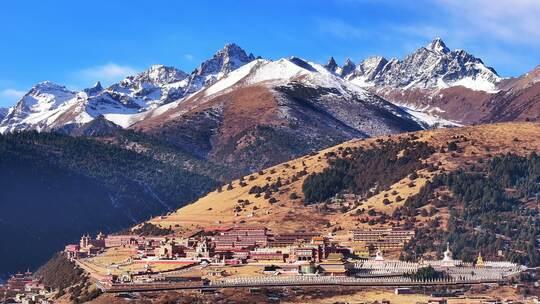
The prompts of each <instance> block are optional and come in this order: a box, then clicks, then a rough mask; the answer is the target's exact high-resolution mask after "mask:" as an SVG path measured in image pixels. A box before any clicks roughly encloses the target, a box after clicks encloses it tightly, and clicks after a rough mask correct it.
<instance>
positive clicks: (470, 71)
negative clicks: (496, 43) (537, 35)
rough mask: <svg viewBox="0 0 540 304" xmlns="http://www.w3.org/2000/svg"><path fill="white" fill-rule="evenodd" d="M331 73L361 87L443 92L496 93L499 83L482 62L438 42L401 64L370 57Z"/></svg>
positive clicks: (493, 71) (382, 58)
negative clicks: (456, 88)
mask: <svg viewBox="0 0 540 304" xmlns="http://www.w3.org/2000/svg"><path fill="white" fill-rule="evenodd" d="M353 67H354V68H353ZM333 71H334V72H336V73H338V74H339V75H340V76H342V77H344V78H345V79H347V80H349V81H351V82H353V83H355V84H357V85H360V86H363V87H369V86H378V87H391V88H399V89H412V88H419V89H430V88H439V89H442V88H448V87H452V86H464V87H466V88H469V89H472V90H480V91H486V92H495V91H497V84H498V83H499V82H500V81H501V77H499V75H498V74H497V72H495V70H494V69H493V68H491V67H488V66H486V65H485V64H484V63H483V61H482V60H481V59H479V58H476V57H474V56H473V55H471V54H469V53H467V52H466V51H464V50H454V51H451V50H450V49H449V48H448V47H447V46H446V45H445V43H444V42H443V41H442V40H441V39H439V38H437V39H435V40H433V41H432V42H431V43H430V44H428V45H427V46H425V47H422V48H420V49H418V50H417V51H415V52H414V53H412V54H410V55H408V56H407V57H405V58H404V59H403V60H398V59H391V60H388V59H386V58H384V57H370V58H367V59H365V60H364V61H362V62H360V63H358V64H357V65H354V64H353V63H352V62H351V61H350V60H349V61H347V62H346V63H345V64H344V66H343V67H341V68H339V67H338V68H334V70H333Z"/></svg>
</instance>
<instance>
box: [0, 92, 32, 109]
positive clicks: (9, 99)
mask: <svg viewBox="0 0 540 304" xmlns="http://www.w3.org/2000/svg"><path fill="white" fill-rule="evenodd" d="M24 94H26V92H25V91H19V90H16V89H11V88H8V89H4V90H2V91H0V107H10V106H12V105H13V104H15V103H16V102H17V101H18V100H19V99H21V97H23V96H24Z"/></svg>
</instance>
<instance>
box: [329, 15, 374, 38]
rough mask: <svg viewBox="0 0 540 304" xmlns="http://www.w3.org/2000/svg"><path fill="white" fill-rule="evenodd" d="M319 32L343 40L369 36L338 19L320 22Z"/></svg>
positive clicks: (360, 29)
mask: <svg viewBox="0 0 540 304" xmlns="http://www.w3.org/2000/svg"><path fill="white" fill-rule="evenodd" d="M319 31H320V32H322V33H326V34H330V35H332V36H335V37H337V38H341V39H361V38H365V37H366V35H367V32H366V31H365V30H364V29H362V28H360V27H357V26H353V25H351V24H348V23H345V22H344V21H342V20H338V19H324V20H319Z"/></svg>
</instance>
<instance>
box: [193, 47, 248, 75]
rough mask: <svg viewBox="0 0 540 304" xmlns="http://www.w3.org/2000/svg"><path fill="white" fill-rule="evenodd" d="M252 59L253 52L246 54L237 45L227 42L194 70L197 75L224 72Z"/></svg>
mask: <svg viewBox="0 0 540 304" xmlns="http://www.w3.org/2000/svg"><path fill="white" fill-rule="evenodd" d="M253 60H255V57H254V56H253V54H249V55H248V54H247V53H246V51H244V50H243V49H242V48H241V47H239V46H238V45H236V44H234V43H228V44H226V45H225V46H224V47H223V49H221V50H219V51H217V52H216V53H215V54H214V56H213V57H212V58H210V59H208V60H206V61H205V62H203V63H202V64H201V65H200V66H199V67H198V68H197V69H196V70H195V74H196V75H198V76H208V75H212V74H214V75H217V74H220V73H221V74H226V73H229V72H231V71H233V70H236V69H237V68H239V67H241V66H243V65H244V64H246V63H248V62H251V61H253Z"/></svg>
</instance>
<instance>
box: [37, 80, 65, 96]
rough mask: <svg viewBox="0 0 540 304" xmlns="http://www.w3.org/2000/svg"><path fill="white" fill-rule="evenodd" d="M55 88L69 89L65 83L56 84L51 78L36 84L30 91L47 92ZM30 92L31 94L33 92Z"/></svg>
mask: <svg viewBox="0 0 540 304" xmlns="http://www.w3.org/2000/svg"><path fill="white" fill-rule="evenodd" d="M55 90H60V91H68V89H66V87H65V86H63V85H60V84H56V83H54V82H52V81H49V80H45V81H42V82H38V83H37V84H36V85H34V86H33V87H32V89H30V92H47V91H55ZM30 92H29V94H31V93H30Z"/></svg>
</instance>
